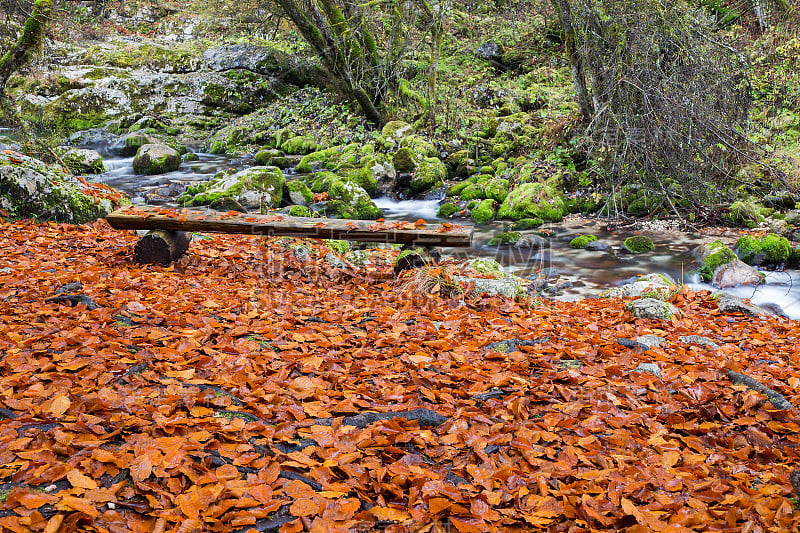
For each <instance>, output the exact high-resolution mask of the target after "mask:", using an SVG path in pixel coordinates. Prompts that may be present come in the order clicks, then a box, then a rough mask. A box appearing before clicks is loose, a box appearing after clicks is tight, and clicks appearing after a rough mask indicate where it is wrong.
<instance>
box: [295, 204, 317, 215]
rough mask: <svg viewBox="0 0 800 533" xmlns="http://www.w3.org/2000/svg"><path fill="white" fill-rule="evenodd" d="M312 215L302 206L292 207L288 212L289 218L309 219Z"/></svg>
mask: <svg viewBox="0 0 800 533" xmlns="http://www.w3.org/2000/svg"><path fill="white" fill-rule="evenodd" d="M313 215H314V213H312V212H311V210H310V209H309V208H307V207H306V206H304V205H293V206H292V208H291V209H290V210H289V216H292V217H311V216H313Z"/></svg>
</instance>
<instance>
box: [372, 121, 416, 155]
mask: <svg viewBox="0 0 800 533" xmlns="http://www.w3.org/2000/svg"><path fill="white" fill-rule="evenodd" d="M413 133H414V129H413V128H412V126H411V124H409V123H408V122H403V121H402V120H390V121H389V122H387V123H386V124H385V125H384V126H383V129H382V130H381V134H380V135H379V136H378V138H377V139H376V141H375V142H376V144H377V145H378V146H379V147H381V148H382V149H384V150H386V151H392V150H396V149H397V148H398V147H399V146H400V142H401V141H402V140H403V139H405V138H406V137H408V136H409V135H412V134H413Z"/></svg>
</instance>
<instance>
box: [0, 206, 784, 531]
mask: <svg viewBox="0 0 800 533" xmlns="http://www.w3.org/2000/svg"><path fill="white" fill-rule="evenodd" d="M135 241H136V237H135V235H134V234H132V233H131V232H118V231H113V230H111V229H110V228H109V227H108V226H107V225H106V224H105V222H102V221H101V222H97V223H94V224H91V225H84V226H68V225H59V224H51V223H40V224H35V223H32V222H30V221H20V222H14V223H8V222H5V223H4V222H0V249H1V250H2V252H0V352H2V354H3V357H2V360H0V403H1V404H2V414H3V417H4V419H3V420H2V421H0V489H1V490H2V491H3V492H2V497H4V503H3V504H2V505H0V527H2V528H3V530H8V531H47V532H55V531H111V532H124V531H136V532H150V531H157V532H161V531H178V532H189V531H215V532H216V531H219V532H228V531H242V532H246V531H281V532H293V531H317V532H336V531H374V530H384V531H417V532H426V531H428V532H437V531H454V532H455V531H458V532H490V531H590V530H591V531H629V532H644V531H669V532H672V531H675V532H678V531H737V532H738V531H764V532H767V531H769V532H772V531H797V528H798V526H797V524H798V523H800V510H798V508H797V507H796V505H795V500H793V494H792V487H791V484H790V481H789V474H790V473H791V472H792V470H794V469H795V468H797V467H798V465H800V450H798V443H799V442H800V425H799V424H798V422H799V421H798V413H797V412H796V411H794V410H788V411H780V410H776V409H774V408H773V407H772V405H771V404H770V403H769V402H767V401H766V399H765V397H764V396H763V395H762V394H760V393H757V392H755V391H752V390H750V389H748V388H745V387H744V386H742V385H733V384H732V383H731V382H730V380H729V379H728V378H727V377H726V374H725V371H724V370H725V368H726V367H728V368H734V369H736V370H737V371H739V372H742V373H744V374H747V375H749V376H751V377H753V378H754V379H757V380H758V381H760V382H761V383H763V384H764V385H766V386H768V387H770V388H772V389H774V390H776V391H778V392H781V393H782V394H784V396H786V399H787V400H789V401H790V402H792V403H793V404H794V405H800V372H798V365H800V361H798V353H800V327H798V323H797V322H794V321H791V320H788V319H780V318H763V319H760V318H752V317H745V316H743V315H738V314H731V315H724V314H721V313H720V311H719V310H718V309H717V307H716V305H715V303H714V302H713V300H711V299H710V297H709V295H708V294H707V293H692V292H690V291H688V290H686V289H684V291H683V292H682V293H681V294H680V295H678V296H677V297H676V298H675V299H674V300H673V302H674V304H675V305H676V306H678V307H679V308H680V310H681V311H682V314H681V315H680V316H679V317H677V318H675V319H673V320H672V321H669V322H663V321H654V320H643V319H637V318H634V317H633V316H632V315H631V314H630V313H629V312H627V311H626V310H625V306H624V302H620V301H616V300H585V301H581V302H574V303H561V302H553V303H541V304H539V305H533V306H532V305H530V304H525V303H520V302H513V301H509V300H503V299H500V298H498V297H492V298H490V297H474V298H469V299H467V300H466V301H464V300H448V299H444V298H441V297H439V296H431V297H428V298H420V297H416V296H411V295H409V294H408V293H407V291H406V290H405V288H404V286H403V285H402V284H398V283H396V282H395V281H394V280H393V278H392V276H391V267H390V266H386V267H374V268H371V269H363V268H362V269H358V270H355V271H352V270H350V269H344V270H340V269H336V268H334V267H332V266H330V265H327V264H326V263H325V262H324V261H323V260H322V259H319V260H316V258H321V257H323V256H324V255H325V253H327V252H326V251H325V250H324V246H325V245H324V244H322V242H321V241H317V242H312V241H309V242H308V243H307V245H309V246H311V247H312V249H314V248H315V247H316V248H321V250H320V251H319V252H318V253H316V254H312V260H311V261H309V262H306V263H300V262H299V261H298V260H297V259H296V258H295V256H294V254H293V253H292V252H291V251H288V250H286V249H285V248H282V247H281V246H280V242H279V240H278V239H272V240H270V239H267V240H265V241H261V240H259V238H257V237H252V236H227V235H222V236H214V237H210V238H204V239H196V240H195V241H194V242H193V243H192V246H191V248H190V251H189V253H188V254H187V256H185V257H184V258H182V259H181V260H180V261H179V262H178V263H176V264H174V265H173V266H171V267H168V268H165V267H158V266H139V265H136V264H134V263H133V261H132V250H133V246H134V244H135ZM78 282H80V284H78ZM59 290H60V291H61V292H62V293H65V294H66V296H69V297H70V298H67V297H64V296H65V294H62V295H61V296H62V298H57V299H56V300H50V301H49V302H48V301H45V300H46V299H48V298H52V297H54V296H57V293H58V292H59ZM71 304H75V305H71ZM94 304H96V305H97V308H94V307H95V305H94ZM643 334H656V335H660V336H662V337H665V338H666V339H667V342H666V343H665V344H662V345H661V346H658V347H655V348H652V349H650V350H648V351H646V352H643V351H642V348H641V347H636V346H635V345H634V346H635V347H634V348H627V347H625V346H623V345H622V344H620V343H619V342H618V339H633V338H635V337H637V336H638V335H643ZM685 335H702V336H705V337H707V338H708V339H710V340H712V341H713V342H714V343H716V344H718V345H719V348H717V349H713V347H709V346H707V345H701V344H696V343H690V344H686V343H683V342H681V341H680V337H682V336H685ZM506 339H518V340H521V341H527V342H520V343H519V347H518V349H517V350H516V351H512V352H511V353H507V354H506V353H501V352H498V351H495V350H492V349H487V348H486V346H487V345H488V344H490V343H493V342H497V341H502V340H506ZM628 344H629V345H630V343H628ZM641 362H650V363H657V364H658V365H659V366H660V367H661V369H662V376H661V378H658V377H656V376H655V375H653V374H651V373H647V372H633V370H634V369H635V368H636V367H637V365H638V364H639V363H641ZM376 412H377V413H390V414H388V415H384V416H383V417H373V418H372V419H369V418H368V419H366V421H365V419H364V417H358V416H356V415H362V414H364V413H376ZM402 412H405V413H406V414H407V416H393V415H391V413H402ZM414 413H417V414H418V413H422V415H423V416H420V417H418V418H416V417H415V416H412V414H414ZM409 418H410V420H409Z"/></svg>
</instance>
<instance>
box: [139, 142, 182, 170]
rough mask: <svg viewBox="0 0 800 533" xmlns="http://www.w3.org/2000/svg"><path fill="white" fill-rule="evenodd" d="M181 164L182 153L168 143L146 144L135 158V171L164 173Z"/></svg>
mask: <svg viewBox="0 0 800 533" xmlns="http://www.w3.org/2000/svg"><path fill="white" fill-rule="evenodd" d="M180 166H181V156H180V154H178V151H177V150H175V149H174V148H172V147H170V146H167V145H166V144H145V145H144V146H141V147H140V148H139V150H138V151H137V152H136V157H134V158H133V171H134V172H136V173H137V174H164V173H165V172H172V171H173V170H178V167H180Z"/></svg>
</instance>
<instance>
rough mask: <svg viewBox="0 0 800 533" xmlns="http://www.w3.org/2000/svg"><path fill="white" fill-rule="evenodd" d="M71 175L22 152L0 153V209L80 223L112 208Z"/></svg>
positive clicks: (107, 202) (106, 212) (22, 215)
mask: <svg viewBox="0 0 800 533" xmlns="http://www.w3.org/2000/svg"><path fill="white" fill-rule="evenodd" d="M85 191H86V185H84V184H83V183H81V182H80V181H79V180H77V179H76V178H75V177H74V176H72V175H70V174H66V173H64V172H63V171H62V170H60V169H57V168H55V167H53V166H50V165H47V164H45V163H43V162H41V161H39V160H38V159H33V158H31V157H27V156H24V155H22V154H16V153H14V154H6V153H0V209H4V210H7V211H8V212H9V213H10V214H11V215H12V216H16V217H33V218H40V219H43V220H55V221H58V222H72V223H74V224H80V223H83V222H88V221H91V220H95V219H97V218H102V217H104V216H106V215H107V214H108V213H110V212H111V211H112V210H113V209H114V207H115V206H114V205H113V204H112V203H111V201H109V200H107V199H95V198H94V197H93V196H91V195H89V194H87V192H88V191H87V192H85Z"/></svg>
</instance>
